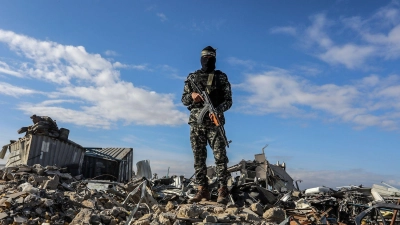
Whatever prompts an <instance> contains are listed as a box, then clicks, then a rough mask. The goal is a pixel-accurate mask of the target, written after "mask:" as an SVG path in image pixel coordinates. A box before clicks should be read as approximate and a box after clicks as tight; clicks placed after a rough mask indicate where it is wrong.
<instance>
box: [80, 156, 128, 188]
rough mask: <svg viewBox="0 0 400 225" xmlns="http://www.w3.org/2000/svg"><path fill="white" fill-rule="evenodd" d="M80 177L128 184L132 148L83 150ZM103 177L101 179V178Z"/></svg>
mask: <svg viewBox="0 0 400 225" xmlns="http://www.w3.org/2000/svg"><path fill="white" fill-rule="evenodd" d="M85 150H86V153H85V158H84V161H83V166H82V175H83V176H84V177H86V178H98V179H100V178H101V179H104V178H106V177H104V176H109V177H107V179H110V180H113V181H118V182H128V181H129V180H130V179H131V178H132V172H133V168H132V167H133V148H85ZM101 176H103V177H101Z"/></svg>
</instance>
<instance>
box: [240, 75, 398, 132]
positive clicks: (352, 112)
mask: <svg viewBox="0 0 400 225" xmlns="http://www.w3.org/2000/svg"><path fill="white" fill-rule="evenodd" d="M238 87H239V88H241V89H242V90H244V91H246V92H248V93H249V95H248V96H247V97H243V98H242V99H241V103H242V104H241V106H240V109H241V110H242V111H245V112H247V113H256V114H278V115H280V116H283V117H288V116H290V117H308V118H310V117H314V118H316V117H318V116H321V115H323V117H325V118H329V119H328V120H327V121H341V122H346V123H350V124H353V125H354V126H355V127H357V128H364V127H368V126H378V127H382V128H385V129H397V128H398V125H399V122H400V103H399V102H400V76H397V75H392V76H388V77H385V78H381V77H379V76H377V75H370V76H367V77H364V78H363V79H361V80H357V81H354V82H353V83H351V84H348V85H336V84H323V85H319V84H314V83H312V82H310V81H309V80H306V79H304V78H301V77H298V76H296V75H294V74H292V73H291V72H290V71H288V70H284V69H277V68H276V69H273V70H270V71H266V72H262V73H257V74H247V78H246V80H245V82H243V83H242V84H240V85H238Z"/></svg>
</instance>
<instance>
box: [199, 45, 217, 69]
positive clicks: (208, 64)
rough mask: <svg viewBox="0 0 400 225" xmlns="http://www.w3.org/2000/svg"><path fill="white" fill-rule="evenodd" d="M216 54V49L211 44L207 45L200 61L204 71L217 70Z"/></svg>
mask: <svg viewBox="0 0 400 225" xmlns="http://www.w3.org/2000/svg"><path fill="white" fill-rule="evenodd" d="M210 56H211V57H210ZM215 56H216V50H215V49H214V48H213V47H211V46H207V47H205V48H204V49H203V50H202V51H201V58H200V62H201V70H202V71H204V72H206V73H209V72H211V71H213V70H215V63H216V62H217V59H216V58H215Z"/></svg>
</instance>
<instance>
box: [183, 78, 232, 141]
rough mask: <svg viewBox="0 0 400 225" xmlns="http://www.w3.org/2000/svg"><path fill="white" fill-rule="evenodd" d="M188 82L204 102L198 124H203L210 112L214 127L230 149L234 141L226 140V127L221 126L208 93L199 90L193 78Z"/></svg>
mask: <svg viewBox="0 0 400 225" xmlns="http://www.w3.org/2000/svg"><path fill="white" fill-rule="evenodd" d="M188 81H189V82H190V84H191V85H192V87H193V88H194V90H195V91H196V92H197V93H199V94H200V95H201V97H202V99H203V100H204V107H203V109H202V110H201V111H200V114H199V117H197V123H198V124H202V123H203V119H204V116H205V114H206V112H208V113H209V115H210V117H211V119H212V121H213V123H214V125H215V126H216V127H217V130H218V132H219V133H220V134H221V135H222V137H223V139H224V142H225V145H226V146H227V147H228V148H229V143H231V142H232V141H228V139H227V138H226V134H225V129H224V125H223V124H221V121H220V120H219V117H218V113H217V110H216V109H215V108H214V106H213V104H212V102H211V99H210V96H208V94H207V92H206V91H202V90H201V89H200V88H199V86H198V85H197V84H196V82H195V81H194V79H193V78H192V77H188Z"/></svg>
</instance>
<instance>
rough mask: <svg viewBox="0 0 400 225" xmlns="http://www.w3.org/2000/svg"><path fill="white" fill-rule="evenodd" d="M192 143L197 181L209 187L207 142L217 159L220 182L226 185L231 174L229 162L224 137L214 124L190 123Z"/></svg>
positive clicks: (217, 172)
mask: <svg viewBox="0 0 400 225" xmlns="http://www.w3.org/2000/svg"><path fill="white" fill-rule="evenodd" d="M190 143H191V145H192V150H193V156H194V171H195V174H196V183H197V184H198V185H201V186H205V187H208V179H207V177H206V176H207V165H206V160H207V143H208V144H209V145H210V147H211V149H212V151H213V154H214V159H215V165H216V175H217V177H218V183H219V184H220V185H222V186H226V184H227V180H228V178H229V177H230V174H229V173H228V171H227V164H228V162H229V160H228V157H227V155H226V147H225V143H224V140H223V137H222V136H221V134H220V133H219V132H218V130H217V129H216V126H214V125H213V124H212V125H198V124H190Z"/></svg>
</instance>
